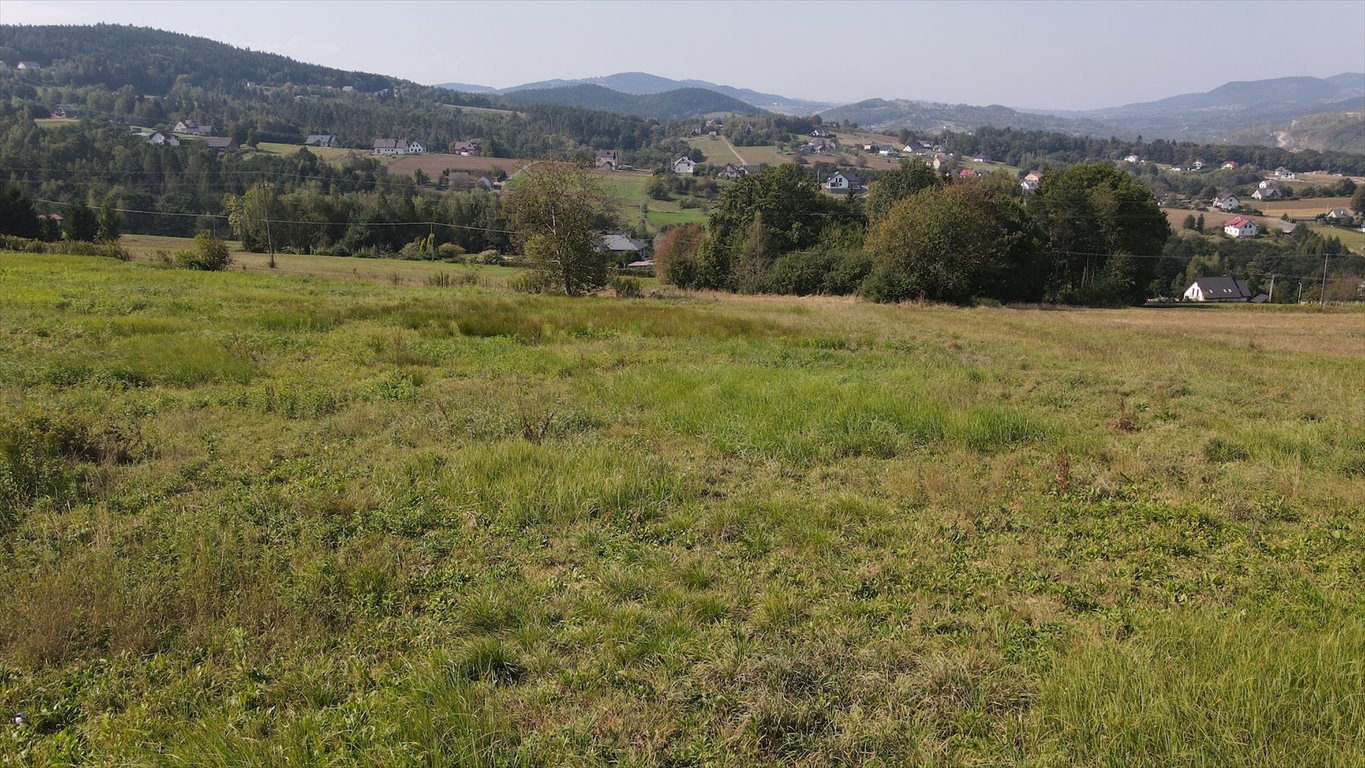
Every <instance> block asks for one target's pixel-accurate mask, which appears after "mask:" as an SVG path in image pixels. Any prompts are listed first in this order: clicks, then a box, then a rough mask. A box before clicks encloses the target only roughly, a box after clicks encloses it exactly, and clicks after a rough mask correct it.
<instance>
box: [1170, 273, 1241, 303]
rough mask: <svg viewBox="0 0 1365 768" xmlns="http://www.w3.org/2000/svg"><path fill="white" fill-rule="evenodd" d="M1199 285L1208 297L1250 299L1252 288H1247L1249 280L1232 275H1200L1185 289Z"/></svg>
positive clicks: (1205, 296)
mask: <svg viewBox="0 0 1365 768" xmlns="http://www.w3.org/2000/svg"><path fill="white" fill-rule="evenodd" d="M1196 285H1197V286H1199V290H1200V291H1202V292H1203V293H1204V298H1206V299H1249V298H1251V290H1250V289H1248V288H1247V281H1245V280H1237V279H1235V278H1231V277H1199V278H1195V280H1194V282H1192V283H1190V284H1189V286H1188V287H1186V288H1185V290H1187V291H1188V290H1189V289H1190V288H1193V287H1194V286H1196Z"/></svg>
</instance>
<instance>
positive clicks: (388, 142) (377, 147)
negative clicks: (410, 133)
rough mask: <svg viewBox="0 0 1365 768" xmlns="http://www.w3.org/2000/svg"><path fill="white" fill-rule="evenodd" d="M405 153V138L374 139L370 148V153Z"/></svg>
mask: <svg viewBox="0 0 1365 768" xmlns="http://www.w3.org/2000/svg"><path fill="white" fill-rule="evenodd" d="M407 153H408V141H407V139H375V140H374V144H373V145H372V148H371V149H370V154H372V155H406V154H407Z"/></svg>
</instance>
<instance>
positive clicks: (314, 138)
mask: <svg viewBox="0 0 1365 768" xmlns="http://www.w3.org/2000/svg"><path fill="white" fill-rule="evenodd" d="M335 139H336V137H335V136H333V135H332V134H330V133H310V134H308V138H306V139H304V140H303V143H304V145H305V146H306V145H309V144H331V143H332V141H334V140H335Z"/></svg>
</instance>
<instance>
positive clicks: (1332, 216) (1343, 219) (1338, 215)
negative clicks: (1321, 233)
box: [1323, 208, 1354, 224]
mask: <svg viewBox="0 0 1365 768" xmlns="http://www.w3.org/2000/svg"><path fill="white" fill-rule="evenodd" d="M1323 218H1324V219H1326V220H1327V221H1329V222H1331V223H1333V224H1349V223H1350V222H1351V220H1352V219H1353V218H1354V217H1353V216H1352V215H1351V211H1350V210H1349V209H1347V208H1333V209H1332V210H1330V211H1328V212H1327V214H1326V215H1325V216H1323Z"/></svg>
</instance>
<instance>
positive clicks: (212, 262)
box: [176, 229, 232, 272]
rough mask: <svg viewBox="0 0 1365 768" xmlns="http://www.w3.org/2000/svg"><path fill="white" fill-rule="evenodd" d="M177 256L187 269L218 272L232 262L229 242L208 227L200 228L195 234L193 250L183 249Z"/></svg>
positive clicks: (181, 264)
mask: <svg viewBox="0 0 1365 768" xmlns="http://www.w3.org/2000/svg"><path fill="white" fill-rule="evenodd" d="M176 258H177V260H178V261H179V262H180V266H182V267H185V268H186V269H201V270H204V271H207V272H218V271H221V270H224V269H227V268H228V267H229V266H230V265H231V264H232V252H231V251H229V250H228V247H227V243H225V242H223V241H222V240H221V239H220V238H218V237H217V236H216V235H214V234H213V233H212V232H210V231H208V230H207V229H201V230H199V232H198V234H196V235H195V236H194V248H193V250H188V251H181V252H179V253H178V254H176Z"/></svg>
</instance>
